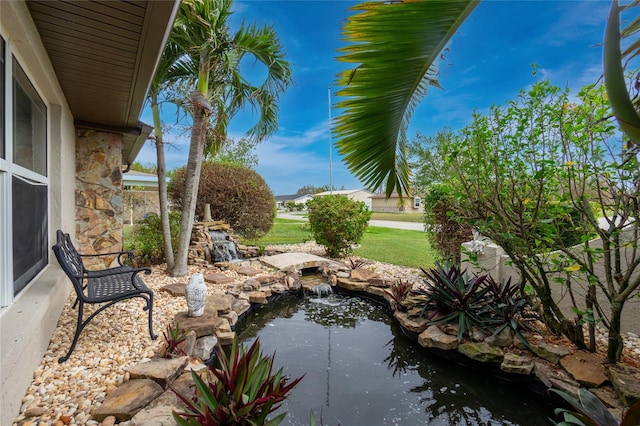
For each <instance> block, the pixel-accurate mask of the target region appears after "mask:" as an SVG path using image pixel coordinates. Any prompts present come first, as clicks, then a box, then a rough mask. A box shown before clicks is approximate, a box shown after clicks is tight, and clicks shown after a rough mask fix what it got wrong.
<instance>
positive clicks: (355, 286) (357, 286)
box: [337, 277, 369, 291]
mask: <svg viewBox="0 0 640 426" xmlns="http://www.w3.org/2000/svg"><path fill="white" fill-rule="evenodd" d="M337 285H338V287H341V288H344V289H345V290H349V291H366V290H367V287H369V283H367V282H361V281H352V280H349V279H346V278H340V277H338V283H337Z"/></svg>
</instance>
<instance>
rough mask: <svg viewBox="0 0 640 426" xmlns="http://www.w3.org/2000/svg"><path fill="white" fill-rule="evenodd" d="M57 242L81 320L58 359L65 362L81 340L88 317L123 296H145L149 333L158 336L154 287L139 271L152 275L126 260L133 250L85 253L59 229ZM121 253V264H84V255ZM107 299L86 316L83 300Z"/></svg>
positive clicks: (152, 336)
mask: <svg viewBox="0 0 640 426" xmlns="http://www.w3.org/2000/svg"><path fill="white" fill-rule="evenodd" d="M56 237H57V242H56V244H55V245H54V246H53V252H54V253H55V255H56V258H57V259H58V263H60V266H61V267H62V269H63V270H64V272H65V273H66V274H67V276H68V277H69V279H70V280H71V283H72V284H73V287H74V289H75V291H76V295H77V299H76V301H75V303H74V304H73V307H74V308H75V307H76V305H78V322H77V324H76V333H75V335H74V336H73V342H72V343H71V348H69V352H67V354H66V355H65V356H63V357H60V358H59V359H58V362H65V361H66V360H67V359H69V356H70V355H71V353H72V352H73V349H74V348H75V346H76V343H77V342H78V337H79V336H80V333H81V332H82V330H83V329H84V328H85V327H86V326H87V324H88V323H89V321H91V320H92V319H93V317H95V316H96V315H98V314H99V313H100V312H102V311H103V310H105V309H106V308H108V307H109V306H111V305H113V304H114V303H117V302H119V301H121V300H127V299H131V298H133V297H140V298H142V299H144V300H145V306H144V308H143V309H144V310H145V311H147V310H148V311H149V335H150V336H151V339H152V340H155V339H156V338H157V337H158V336H157V335H156V334H154V333H153V324H152V319H153V291H151V290H150V289H149V288H148V287H147V286H146V284H145V283H144V281H142V278H140V277H139V276H138V274H139V273H140V272H144V273H145V274H147V275H149V274H150V273H151V270H150V269H149V268H133V267H131V266H129V265H126V264H125V263H124V259H125V256H133V254H132V253H131V252H126V251H123V252H115V253H101V254H94V255H82V254H80V253H78V251H77V250H76V248H75V247H74V246H73V243H72V242H71V238H70V237H69V234H65V233H63V232H62V231H60V230H58V231H57V232H56ZM116 255H117V256H118V266H116V267H113V268H107V269H102V270H97V271H92V270H88V269H86V268H85V266H84V263H83V261H82V258H88V257H96V256H116ZM85 303H90V304H98V303H104V305H103V306H100V307H99V308H98V309H97V310H96V311H95V312H93V313H92V314H91V315H89V317H87V319H83V309H84V304H85Z"/></svg>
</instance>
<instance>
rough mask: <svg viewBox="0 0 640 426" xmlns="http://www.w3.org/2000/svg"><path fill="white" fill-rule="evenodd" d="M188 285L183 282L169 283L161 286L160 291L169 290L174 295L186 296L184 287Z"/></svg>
mask: <svg viewBox="0 0 640 426" xmlns="http://www.w3.org/2000/svg"><path fill="white" fill-rule="evenodd" d="M186 286H187V285H186V284H182V283H175V284H169V285H165V286H164V287H162V288H160V291H164V292H167V293H169V294H170V295H172V296H174V297H178V296H184V292H185V290H184V289H185V287H186Z"/></svg>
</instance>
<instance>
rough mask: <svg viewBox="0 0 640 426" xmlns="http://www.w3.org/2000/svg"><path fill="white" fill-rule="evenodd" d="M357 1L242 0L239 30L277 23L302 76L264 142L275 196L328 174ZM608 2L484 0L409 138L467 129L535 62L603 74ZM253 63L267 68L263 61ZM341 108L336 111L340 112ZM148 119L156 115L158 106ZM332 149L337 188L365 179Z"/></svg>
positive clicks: (266, 174)
mask: <svg viewBox="0 0 640 426" xmlns="http://www.w3.org/2000/svg"><path fill="white" fill-rule="evenodd" d="M354 4H357V2H350V1H314V0H309V1H303V0H281V1H273V0H251V1H236V3H235V5H234V9H235V13H234V15H233V19H232V29H234V30H235V29H236V28H237V26H238V25H239V23H240V22H241V21H242V20H244V21H245V22H246V23H256V24H259V25H263V24H264V25H270V26H273V27H274V28H275V30H276V31H277V33H278V35H279V37H280V40H281V42H282V45H283V47H284V51H285V52H286V54H287V58H288V59H289V61H290V62H291V63H292V69H293V78H294V80H295V82H296V84H295V85H294V86H292V87H291V88H289V90H288V91H287V92H286V93H285V94H284V95H283V96H282V97H281V100H280V116H279V117H280V118H279V130H278V132H277V133H276V134H274V135H273V136H272V137H270V138H269V139H267V140H265V141H264V142H262V143H261V144H260V145H259V146H258V147H257V148H256V154H257V155H258V159H259V164H258V166H257V167H256V171H257V172H258V173H260V175H261V176H262V177H263V178H264V179H265V180H266V182H267V184H268V185H269V186H270V188H271V190H272V191H273V193H274V194H275V195H284V194H293V193H295V192H296V191H297V189H298V188H300V187H302V186H304V185H314V186H321V185H326V184H328V183H329V179H330V176H329V147H330V143H329V141H330V136H329V100H328V86H329V85H330V84H333V82H334V80H335V75H336V74H337V73H338V72H339V71H340V70H341V69H344V67H345V65H344V64H341V63H339V62H338V61H337V60H336V59H335V57H336V56H337V55H338V53H337V49H338V48H339V47H340V46H342V45H343V44H342V43H343V42H342V41H340V28H341V26H342V23H343V22H344V20H345V19H346V17H348V16H349V15H350V14H351V13H352V12H349V11H348V10H347V9H348V8H349V6H350V5H354ZM609 6H610V2H609V1H594V0H590V1H577V0H576V1H517V0H514V1H495V0H485V1H483V2H482V3H480V4H479V5H478V7H477V8H476V9H475V10H474V11H473V13H472V14H471V16H470V17H469V18H468V19H467V21H466V22H465V23H464V24H463V25H462V26H461V27H460V29H459V30H458V32H457V34H456V35H455V36H454V37H453V40H452V43H451V45H450V50H449V52H448V53H447V54H446V61H445V62H443V63H442V64H441V65H440V84H441V85H442V87H443V90H440V89H436V88H432V89H431V91H430V92H429V94H428V95H427V96H426V97H425V99H424V100H423V101H422V103H421V105H420V106H419V107H418V108H417V109H416V111H415V113H414V116H413V119H412V122H411V125H410V128H409V135H410V137H413V136H414V135H415V134H416V132H418V131H420V132H421V133H423V134H426V135H430V134H433V133H435V132H436V131H437V130H438V129H440V128H442V127H445V126H450V127H452V128H453V129H458V128H460V127H463V126H464V125H466V124H468V123H469V121H470V118H471V114H472V112H473V111H474V110H477V111H480V112H483V111H488V109H489V107H490V106H491V105H494V104H495V105H501V104H504V103H505V102H506V101H507V100H509V99H513V98H514V97H515V96H516V95H517V93H518V91H519V90H520V89H522V88H527V87H528V86H529V85H531V83H532V82H533V77H532V73H531V70H532V68H531V65H532V64H537V65H538V66H539V73H538V77H539V78H547V79H549V80H551V82H552V83H553V84H555V85H559V86H565V85H569V86H570V87H571V88H572V91H574V92H575V91H577V89H578V88H580V87H581V86H583V85H585V84H587V83H593V82H595V81H596V80H597V79H598V78H599V77H600V75H601V73H602V48H601V46H600V43H601V42H602V38H603V34H604V26H605V21H606V16H607V13H608V9H609ZM399 31H401V29H399ZM247 72H248V73H249V74H248V75H260V70H257V71H256V70H251V69H249V68H247ZM332 93H333V88H332ZM332 103H335V97H334V99H333V100H332ZM338 113H339V112H338V111H337V110H335V109H334V110H332V112H331V115H332V118H335V117H336V116H337V115H338ZM142 119H143V121H146V122H148V123H151V122H152V120H151V116H150V113H149V111H145V112H144V113H143V117H142ZM167 120H168V121H171V120H173V117H167ZM254 122H255V117H254V116H252V114H251V113H250V111H247V112H245V113H242V114H239V115H238V116H237V117H236V118H235V119H234V120H233V122H232V123H231V126H230V128H229V136H231V137H233V138H236V139H237V138H240V137H242V135H243V134H244V132H245V131H246V130H248V129H249V127H251V125H252V124H253V123H254ZM172 142H173V146H171V147H168V148H167V152H166V155H167V169H169V170H171V169H173V168H175V167H179V166H183V165H185V164H186V161H187V152H188V134H186V135H175V136H173V137H172ZM331 157H332V162H331V163H332V173H331V180H332V182H333V185H334V187H336V188H341V187H345V188H346V189H357V188H362V184H361V183H360V182H359V181H358V180H357V179H356V178H355V177H353V176H352V175H351V174H350V173H349V171H348V169H347V167H346V166H345V165H344V164H343V163H342V161H341V159H340V157H339V155H338V153H337V152H336V150H335V149H333V151H332V155H331ZM155 158H156V157H155V151H154V148H153V145H152V144H151V143H150V142H148V143H147V144H146V145H145V147H144V148H143V150H142V151H141V153H140V155H139V156H138V161H140V162H142V163H143V164H150V163H155Z"/></svg>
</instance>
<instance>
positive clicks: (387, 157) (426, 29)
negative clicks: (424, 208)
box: [334, 0, 478, 195]
mask: <svg viewBox="0 0 640 426" xmlns="http://www.w3.org/2000/svg"><path fill="white" fill-rule="evenodd" d="M477 4H478V2H477V1H473V0H453V1H442V0H419V1H406V2H399V3H396V2H392V3H387V2H365V3H362V4H360V5H358V6H355V7H353V8H352V9H351V10H353V11H355V12H357V13H356V14H355V15H353V16H352V17H350V18H349V19H348V20H347V22H346V24H345V25H344V27H343V32H342V33H343V36H344V39H345V40H347V41H348V42H349V43H350V44H349V45H348V46H346V47H343V48H341V49H340V52H342V54H341V56H339V57H338V59H339V60H340V61H342V62H347V63H351V64H354V65H355V67H354V68H353V69H350V70H346V71H344V72H342V73H341V74H340V75H339V76H338V80H337V83H338V86H340V87H342V88H341V89H340V90H339V91H338V92H337V96H339V97H340V98H341V100H340V101H339V102H338V103H337V104H336V107H337V108H338V109H342V110H343V112H342V113H341V114H340V115H339V116H338V117H337V119H336V122H335V127H334V132H335V135H336V146H337V147H338V150H339V152H340V154H341V155H342V156H343V158H344V160H345V162H346V163H347V166H348V167H349V169H350V170H351V172H353V173H354V174H355V175H356V176H357V177H358V178H359V179H360V180H361V181H362V182H363V184H364V185H365V186H366V187H370V188H378V187H380V186H381V185H382V184H383V183H384V182H386V188H385V189H386V193H387V195H390V194H391V193H392V192H393V191H394V190H395V191H397V192H398V193H399V194H401V195H402V194H407V193H408V192H409V186H410V181H409V179H410V170H409V165H408V162H407V153H406V148H407V147H406V144H407V142H406V130H407V127H408V124H409V120H410V119H411V115H412V113H413V111H414V109H415V107H416V105H417V104H418V103H419V102H420V100H422V98H423V97H424V96H425V95H426V94H427V90H428V88H429V86H430V85H435V86H438V80H437V68H436V66H437V64H436V61H437V59H438V58H439V57H440V55H441V53H442V50H443V48H444V47H445V46H446V44H447V43H448V41H449V40H450V39H451V37H452V35H453V34H454V32H455V31H456V29H457V28H458V27H459V26H460V24H461V23H462V22H463V21H464V19H465V18H466V17H467V16H468V15H469V14H470V13H471V11H472V10H473V9H474V8H475V6H476V5H477Z"/></svg>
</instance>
